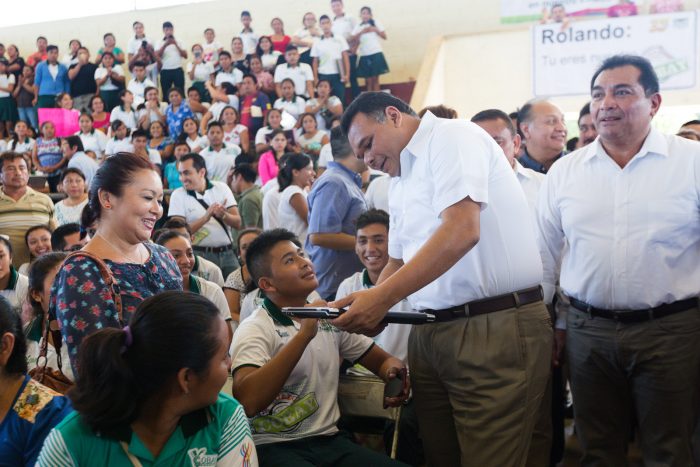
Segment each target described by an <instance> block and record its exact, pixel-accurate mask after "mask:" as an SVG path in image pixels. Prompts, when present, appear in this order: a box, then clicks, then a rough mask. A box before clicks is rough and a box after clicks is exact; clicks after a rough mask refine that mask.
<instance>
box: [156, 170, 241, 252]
mask: <svg viewBox="0 0 700 467" xmlns="http://www.w3.org/2000/svg"><path fill="white" fill-rule="evenodd" d="M197 199H201V200H204V202H205V203H207V204H208V205H209V206H211V205H212V204H214V203H220V204H222V205H223V206H224V207H225V208H226V209H229V208H231V207H235V206H236V199H235V198H234V197H233V193H232V192H231V189H230V188H229V187H228V186H227V185H226V184H225V183H222V182H216V181H209V180H207V187H206V189H205V190H204V193H198V192H196V191H194V190H192V191H188V190H185V187H180V188H178V189H176V190H175V191H173V193H172V195H171V196H170V207H169V209H168V217H173V216H178V217H182V218H184V219H185V221H187V223H188V224H190V223H192V222H194V221H196V220H197V219H201V218H202V217H204V215H205V214H206V212H207V210H206V209H205V208H204V206H202V205H201V204H200V203H199V201H197ZM226 229H227V230H228V234H227V232H226V231H225V230H224V227H222V226H221V224H220V223H219V222H218V221H217V220H216V219H215V218H214V217H212V218H211V219H209V220H208V221H207V223H206V224H204V225H203V226H202V228H200V229H199V230H198V231H196V232H194V233H193V235H192V237H193V238H192V244H193V245H197V246H202V247H219V246H225V245H230V244H231V237H230V228H229V227H228V226H227V227H226Z"/></svg>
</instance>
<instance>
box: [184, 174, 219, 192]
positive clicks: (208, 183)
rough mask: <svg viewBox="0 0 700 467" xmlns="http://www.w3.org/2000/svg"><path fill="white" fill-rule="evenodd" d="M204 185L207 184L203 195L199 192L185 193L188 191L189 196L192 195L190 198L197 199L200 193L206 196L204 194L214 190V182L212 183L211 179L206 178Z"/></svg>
mask: <svg viewBox="0 0 700 467" xmlns="http://www.w3.org/2000/svg"><path fill="white" fill-rule="evenodd" d="M204 183H205V184H204V191H202V192H201V193H200V192H198V191H197V190H185V191H187V194H188V195H190V196H195V197H196V195H197V194H198V193H199V194H204V193H206V191H207V190H211V189H212V188H214V184H213V183H212V182H210V181H209V179H208V178H206V177H205V178H204Z"/></svg>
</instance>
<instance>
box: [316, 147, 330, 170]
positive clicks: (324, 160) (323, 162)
mask: <svg viewBox="0 0 700 467" xmlns="http://www.w3.org/2000/svg"><path fill="white" fill-rule="evenodd" d="M331 161H333V151H332V150H331V143H326V144H324V145H323V147H322V148H321V151H320V152H319V154H318V166H319V167H323V168H326V167H328V163H329V162H331Z"/></svg>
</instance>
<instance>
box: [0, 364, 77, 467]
mask: <svg viewBox="0 0 700 467" xmlns="http://www.w3.org/2000/svg"><path fill="white" fill-rule="evenodd" d="M72 411H73V409H72V408H71V405H70V401H69V400H68V399H67V398H66V397H64V396H62V395H60V394H59V393H57V392H55V391H52V390H51V389H49V388H47V387H46V386H42V385H41V384H39V383H37V382H36V381H34V380H33V379H31V378H30V377H29V375H27V376H25V377H24V382H23V383H22V386H21V387H20V388H19V391H18V392H17V396H16V397H15V400H14V401H13V402H12V407H10V411H9V412H7V415H6V416H5V419H4V420H3V421H2V423H0V465H13V466H23V465H27V466H29V465H34V463H35V462H36V458H37V456H38V455H39V451H40V450H41V447H42V446H43V444H44V439H45V438H46V436H47V435H48V434H49V432H50V431H51V429H52V428H53V427H54V426H56V425H57V424H58V423H60V422H61V420H63V418H64V417H65V416H66V415H68V414H69V413H71V412H72Z"/></svg>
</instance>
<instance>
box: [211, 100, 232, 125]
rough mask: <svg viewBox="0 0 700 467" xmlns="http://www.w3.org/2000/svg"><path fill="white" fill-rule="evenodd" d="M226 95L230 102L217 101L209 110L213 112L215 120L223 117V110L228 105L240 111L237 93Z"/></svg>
mask: <svg viewBox="0 0 700 467" xmlns="http://www.w3.org/2000/svg"><path fill="white" fill-rule="evenodd" d="M226 97H228V102H221V101H217V102H214V103H213V104H212V105H211V106H209V112H211V116H212V119H213V120H216V121H218V120H219V118H220V117H221V112H223V111H224V109H225V108H226V107H233V108H234V109H236V111H238V96H237V95H235V94H227V95H226Z"/></svg>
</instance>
